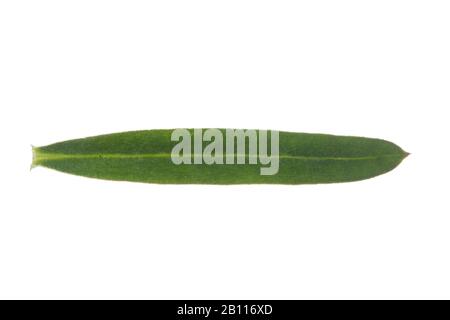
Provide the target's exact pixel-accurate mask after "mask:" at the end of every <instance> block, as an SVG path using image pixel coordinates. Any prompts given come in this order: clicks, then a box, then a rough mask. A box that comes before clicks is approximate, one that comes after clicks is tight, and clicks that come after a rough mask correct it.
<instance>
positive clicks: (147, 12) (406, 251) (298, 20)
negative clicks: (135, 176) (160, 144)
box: [0, 0, 450, 299]
mask: <svg viewBox="0 0 450 320" xmlns="http://www.w3.org/2000/svg"><path fill="white" fill-rule="evenodd" d="M449 17H450V2H449V1H411V0H408V1H393V0H389V1H380V0H378V1H360V0H358V1H261V0H258V1H245V0H239V1H93V0H89V1H80V0H79V1H2V2H1V4H0V114H1V116H0V139H1V157H0V162H1V166H0V185H1V199H0V298H44V299H46V298H59V299H65V298H87V299H90V298H106V299H107V298H137V299H141V298H142V299H151V298H161V299H163V298H181V299H184V298H192V299H195V298H205V299H206V298H209V299H216V298H236V299H240V298H252V299H259V298H266V299H272V298H273V299H276V298H287V299H302V298H306V299H315V298H326V299H328V298H342V299H349V298H359V299H366V298H376V299H378V298H386V299H392V298H406V299H407V298H450V272H449V270H450V255H449V250H450V216H449V214H450V210H449V209H450V207H449V188H448V181H449V178H450V175H449V168H450V164H449V156H450V153H449V149H448V147H449V144H448V138H449V137H450V129H449V117H448V109H449V107H450V91H449V89H450V19H449ZM176 127H229V128H261V129H264V128H268V129H278V130H289V131H299V132H320V133H332V134H343V135H359V136H368V137H377V138H384V139H387V140H390V141H393V142H395V143H396V144H398V145H399V146H401V147H402V148H404V149H405V150H407V151H409V152H411V153H412V155H411V156H410V157H409V158H407V159H406V160H405V161H404V162H403V163H402V164H401V165H400V166H399V167H398V168H397V169H396V170H394V171H392V172H390V173H389V174H386V175H383V176H380V177H377V178H374V179H371V180H366V181H362V182H356V183H348V184H335V185H315V186H233V187H230V186H176V185H173V186H170V185H150V184H148V185H147V184H139V183H127V182H109V181H101V180H93V179H87V178H82V177H76V176H71V175H67V174H63V173H58V172H56V171H51V170H47V169H43V168H36V169H34V170H32V171H31V172H30V170H29V166H30V162H31V148H30V144H33V145H37V146H39V145H46V144H49V143H53V142H57V141H61V140H66V139H71V138H80V137H84V136H90V135H96V134H103V133H110V132H119V131H127V130H138V129H155V128H176Z"/></svg>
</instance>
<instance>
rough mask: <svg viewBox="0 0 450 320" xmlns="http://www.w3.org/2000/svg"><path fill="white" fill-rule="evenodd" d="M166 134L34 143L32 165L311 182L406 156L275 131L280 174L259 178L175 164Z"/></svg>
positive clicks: (376, 143)
mask: <svg viewBox="0 0 450 320" xmlns="http://www.w3.org/2000/svg"><path fill="white" fill-rule="evenodd" d="M192 130H193V129H190V132H192ZM221 130H222V132H224V129H221ZM171 132H172V130H146V131H132V132H123V133H115V134H109V135H102V136H95V137H88V138H83V139H75V140H68V141H63V142H59V143H55V144H51V145H49V146H45V147H37V148H34V154H35V156H34V160H33V165H35V166H36V165H40V166H44V167H47V168H51V169H55V170H58V171H62V172H66V173H71V174H75V175H80V176H86V177H91V178H99V179H106V180H117V181H133V182H147V183H163V184H316V183H337V182H350V181H358V180H363V179H368V178H372V177H375V176H377V175H380V174H383V173H386V172H389V171H391V170H392V169H394V168H395V167H396V166H397V165H398V164H400V163H401V161H402V160H403V159H404V158H405V157H406V156H407V155H408V154H407V153H406V152H404V151H403V150H402V149H401V148H400V147H398V146H397V145H395V144H393V143H391V142H388V141H385V140H380V139H371V138H362V137H346V136H334V135H324V134H308V133H293V132H280V164H279V166H280V167H279V172H278V173H277V174H276V175H273V176H262V175H261V174H260V166H259V165H249V164H246V165H226V164H223V165H217V164H215V165H206V164H201V165H175V164H173V163H172V161H171V158H170V154H171V150H172V148H173V146H174V145H175V144H176V143H175V142H173V141H171V139H170V136H171Z"/></svg>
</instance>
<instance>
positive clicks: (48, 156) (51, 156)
mask: <svg viewBox="0 0 450 320" xmlns="http://www.w3.org/2000/svg"><path fill="white" fill-rule="evenodd" d="M195 155H196V154H191V157H193V156H195ZM199 156H200V155H199ZM223 156H226V154H224V155H223ZM237 156H239V155H236V154H235V157H237ZM244 156H245V157H259V155H244ZM401 156H402V155H401V154H383V155H374V156H363V157H333V156H326V157H320V156H300V155H298V156H296V155H288V154H280V155H279V158H280V159H298V160H312V161H314V160H335V161H350V160H376V159H379V158H385V157H388V158H389V157H401ZM267 157H270V156H267ZM105 158H106V159H140V158H171V154H170V153H139V154H138V153H108V154H104V153H102V154H67V153H44V154H42V153H40V151H38V152H36V153H35V154H34V162H38V161H47V160H52V161H53V160H56V161H58V160H67V159H105Z"/></svg>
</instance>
